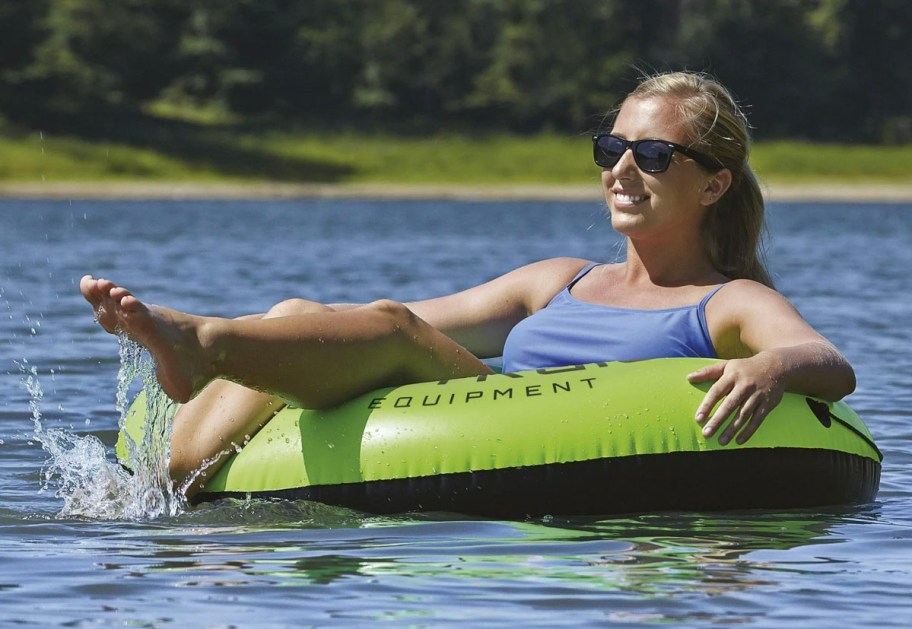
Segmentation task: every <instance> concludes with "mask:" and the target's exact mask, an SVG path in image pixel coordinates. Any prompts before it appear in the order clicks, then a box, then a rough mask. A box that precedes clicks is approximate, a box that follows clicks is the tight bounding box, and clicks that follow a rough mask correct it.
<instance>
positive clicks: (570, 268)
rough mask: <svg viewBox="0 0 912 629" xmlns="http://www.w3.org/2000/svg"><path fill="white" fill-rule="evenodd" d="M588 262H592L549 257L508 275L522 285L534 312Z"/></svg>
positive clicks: (528, 303) (589, 262)
mask: <svg viewBox="0 0 912 629" xmlns="http://www.w3.org/2000/svg"><path fill="white" fill-rule="evenodd" d="M588 264H592V262H591V261H590V260H583V259H582V258H549V259H547V260H540V261H538V262H532V263H531V264H527V265H525V266H522V267H520V268H518V269H516V270H515V271H512V272H511V273H509V274H508V275H509V276H511V277H512V279H513V280H514V281H516V282H517V283H519V284H521V285H522V287H523V292H524V293H525V294H526V295H527V305H528V306H529V309H530V311H532V312H534V311H535V310H538V309H540V308H543V307H544V306H545V305H546V304H547V303H548V302H549V301H550V300H551V298H552V297H554V295H556V294H557V293H558V291H560V290H561V289H562V288H563V287H564V286H566V285H567V284H569V283H570V282H571V281H572V280H573V278H574V277H576V275H577V273H579V272H580V271H581V270H582V269H583V268H584V267H585V266H586V265H588Z"/></svg>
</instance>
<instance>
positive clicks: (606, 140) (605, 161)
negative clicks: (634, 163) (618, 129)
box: [593, 135, 627, 168]
mask: <svg viewBox="0 0 912 629" xmlns="http://www.w3.org/2000/svg"><path fill="white" fill-rule="evenodd" d="M593 149H594V153H595V163H596V164H597V165H599V166H601V167H602V168H612V167H613V166H614V165H615V164H617V163H618V160H619V159H621V155H623V154H624V151H625V150H627V146H626V145H625V144H624V142H623V140H620V139H618V138H615V137H612V136H610V135H602V136H599V137H598V138H597V139H596V141H595V144H594V145H593Z"/></svg>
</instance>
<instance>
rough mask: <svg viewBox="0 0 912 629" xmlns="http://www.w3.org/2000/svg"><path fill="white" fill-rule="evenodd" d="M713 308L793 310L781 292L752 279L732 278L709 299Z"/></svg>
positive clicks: (748, 311)
mask: <svg viewBox="0 0 912 629" xmlns="http://www.w3.org/2000/svg"><path fill="white" fill-rule="evenodd" d="M710 304H712V305H713V307H714V309H715V310H719V311H727V312H731V313H748V314H749V313H751V312H758V311H763V310H766V309H768V308H772V309H780V308H786V309H789V310H794V306H792V305H791V303H790V302H789V300H788V299H786V298H785V297H784V296H783V295H782V293H780V292H779V291H777V290H775V289H774V288H770V287H769V286H766V285H764V284H761V283H760V282H755V281H754V280H746V279H739V280H732V281H730V282H728V283H726V284H725V286H723V287H722V290H720V291H719V292H718V293H717V294H716V295H715V296H714V297H713V299H712V300H711V301H710Z"/></svg>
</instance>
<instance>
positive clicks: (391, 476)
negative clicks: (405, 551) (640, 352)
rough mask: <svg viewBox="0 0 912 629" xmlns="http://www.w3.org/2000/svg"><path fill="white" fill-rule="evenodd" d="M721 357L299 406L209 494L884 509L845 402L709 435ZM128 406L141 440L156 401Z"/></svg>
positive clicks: (407, 506)
mask: <svg viewBox="0 0 912 629" xmlns="http://www.w3.org/2000/svg"><path fill="white" fill-rule="evenodd" d="M709 362H711V361H708V360H703V359H693V358H666V359H656V360H646V361H641V362H631V363H619V362H612V363H595V364H589V365H579V366H572V367H561V368H554V369H541V370H537V371H530V372H520V373H515V374H497V375H492V376H486V377H485V376H481V377H477V378H463V379H459V380H450V381H446V382H424V383H418V384H410V385H405V386H400V387H395V388H389V389H381V390H377V391H374V392H371V393H368V394H366V395H362V396H360V397H358V398H355V399H353V400H351V401H349V402H347V403H345V404H343V405H341V406H338V407H336V408H332V409H328V410H308V409H297V408H285V409H283V410H282V411H280V412H279V413H278V414H277V415H276V416H275V417H274V418H273V419H272V420H270V421H269V423H268V424H267V425H266V426H265V427H264V428H263V429H262V430H260V431H259V432H258V433H257V434H256V435H254V437H253V438H252V439H250V441H249V442H248V443H247V444H246V445H244V447H243V449H242V450H241V451H240V452H239V453H237V454H235V455H233V456H232V457H231V458H230V459H229V460H228V462H227V463H226V464H225V465H224V466H223V467H222V468H221V469H220V470H218V472H217V473H216V474H214V475H213V477H212V478H211V479H209V480H208V482H207V483H206V484H205V486H204V487H203V489H202V491H201V492H200V493H199V494H198V495H197V497H196V500H198V501H207V500H214V499H218V498H222V497H229V496H231V497H240V498H245V497H275V498H287V499H306V500H315V501H319V502H324V503H328V504H336V505H343V506H347V507H351V508H354V509H359V510H363V511H368V512H373V513H394V512H406V511H416V510H424V511H452V512H460V513H467V514H477V515H485V516H495V517H525V516H538V515H545V514H551V515H582V514H592V515H595V514H603V515H605V514H620V513H636V512H644V511H660V510H718V509H751V508H763V509H770V508H795V507H810V506H823V505H837V504H851V503H864V502H870V501H872V500H873V499H874V497H875V496H876V495H877V490H878V486H879V482H880V468H881V460H882V458H883V457H882V455H881V453H880V451H879V450H878V448H877V446H876V444H875V442H874V439H873V438H872V437H871V434H870V432H869V431H868V429H867V427H866V426H865V424H864V422H862V420H861V419H860V418H859V417H858V415H856V413H855V412H854V411H853V410H852V409H851V408H850V407H849V406H848V405H847V404H845V403H844V402H837V403H834V404H826V403H823V402H819V401H816V400H813V399H810V398H806V397H804V396H800V395H794V394H787V395H786V396H785V397H784V399H783V400H782V402H781V403H780V404H779V406H778V407H777V408H776V409H775V410H774V411H773V412H772V413H771V414H770V415H769V416H768V417H767V418H766V420H765V421H764V422H763V424H762V425H761V426H760V428H759V429H758V430H757V432H756V433H755V434H754V436H753V437H752V438H751V439H750V440H749V441H748V442H747V443H746V444H743V445H737V444H735V443H731V444H729V445H726V446H722V445H720V444H719V442H718V439H717V438H712V439H707V438H705V437H703V436H702V434H701V432H700V426H699V425H698V424H697V423H696V422H695V421H694V419H693V416H694V413H695V411H696V408H697V406H698V405H699V403H700V401H701V400H702V397H703V394H704V392H705V390H706V388H707V387H706V386H695V385H692V384H690V383H689V382H688V381H687V379H686V377H685V376H686V374H688V373H690V372H691V371H693V370H695V369H697V368H699V367H700V366H702V365H705V364H708V363H709ZM141 398H142V396H141V397H140V398H139V399H137V400H136V401H135V402H134V404H133V406H132V408H131V409H130V411H129V412H128V413H127V418H126V421H125V427H124V430H122V431H121V435H120V439H119V440H118V445H117V453H118V457H119V458H120V459H121V461H122V462H124V463H125V464H126V465H127V466H129V461H127V460H126V459H127V452H128V447H127V444H126V440H127V439H129V438H132V439H133V440H134V442H136V443H141V439H142V433H143V428H144V425H145V402H144V400H143V399H141Z"/></svg>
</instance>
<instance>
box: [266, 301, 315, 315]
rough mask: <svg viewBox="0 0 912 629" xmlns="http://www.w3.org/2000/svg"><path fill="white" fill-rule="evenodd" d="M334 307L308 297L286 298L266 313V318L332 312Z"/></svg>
mask: <svg viewBox="0 0 912 629" xmlns="http://www.w3.org/2000/svg"><path fill="white" fill-rule="evenodd" d="M330 311H332V308H330V307H329V306H324V305H323V304H320V303H317V302H315V301H308V300H307V299H297V298H295V299H286V300H284V301H280V302H279V303H277V304H276V305H274V306H273V307H272V308H270V309H269V311H268V312H267V313H266V315H265V318H275V317H290V316H293V315H300V314H308V313H311V312H330Z"/></svg>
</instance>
